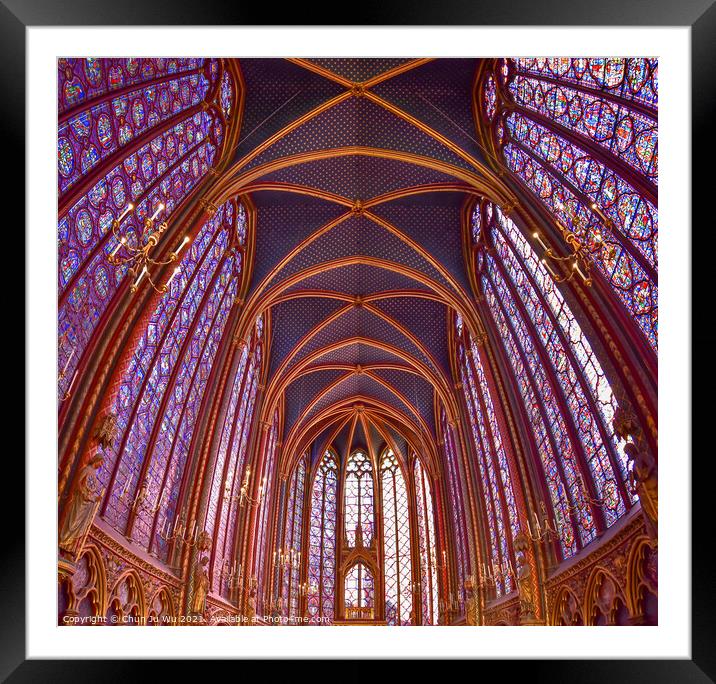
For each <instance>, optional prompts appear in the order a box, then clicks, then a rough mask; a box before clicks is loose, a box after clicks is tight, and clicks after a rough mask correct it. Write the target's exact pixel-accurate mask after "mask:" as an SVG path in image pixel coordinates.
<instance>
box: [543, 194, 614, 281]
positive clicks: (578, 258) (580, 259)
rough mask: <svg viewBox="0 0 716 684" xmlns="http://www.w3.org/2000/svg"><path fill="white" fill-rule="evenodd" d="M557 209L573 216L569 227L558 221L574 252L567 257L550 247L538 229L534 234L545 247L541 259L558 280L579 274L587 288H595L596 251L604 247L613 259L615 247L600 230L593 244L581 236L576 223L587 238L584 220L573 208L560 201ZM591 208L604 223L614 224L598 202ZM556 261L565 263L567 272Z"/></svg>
mask: <svg viewBox="0 0 716 684" xmlns="http://www.w3.org/2000/svg"><path fill="white" fill-rule="evenodd" d="M555 208H556V209H557V210H558V211H565V213H567V215H568V216H569V219H568V222H569V227H567V226H565V225H564V224H563V223H562V222H561V221H556V223H557V227H558V228H559V230H560V232H561V233H562V237H563V238H564V241H565V242H566V243H567V245H569V247H570V248H571V249H572V253H571V254H569V255H567V256H565V257H560V256H558V255H557V254H555V252H554V250H553V249H552V248H551V247H548V246H547V245H546V244H545V242H544V240H543V239H542V237H541V236H540V234H539V233H538V232H536V231H535V232H534V233H532V237H533V238H534V239H535V240H537V242H538V243H539V246H540V247H541V248H542V249H543V250H544V251H543V255H542V257H541V259H540V262H541V263H542V265H543V266H544V267H545V268H546V269H547V270H548V271H549V273H550V275H551V276H552V278H553V279H554V280H555V282H558V283H565V282H568V281H570V280H572V278H574V277H575V276H577V275H578V276H579V277H580V278H581V279H582V281H583V282H584V284H585V285H586V286H587V287H591V285H592V276H591V267H592V263H593V261H594V255H595V253H597V252H599V251H601V250H603V249H604V250H607V251H608V254H607V256H608V257H609V258H613V256H614V248H613V247H609V246H607V245H606V244H605V242H604V238H603V237H602V234H601V233H599V232H595V233H594V236H593V238H594V244H593V245H592V246H591V247H590V246H589V245H587V244H586V243H585V242H584V241H582V240H580V239H579V237H578V236H577V231H575V230H574V226H575V224H576V225H577V226H578V228H579V233H580V234H583V235H585V237H586V230H585V227H584V222H583V220H582V219H580V218H579V217H577V216H575V214H574V213H573V211H571V209H569V208H567V207H565V206H564V205H563V204H562V203H561V202H556V203H555ZM591 209H592V211H594V213H595V214H597V216H599V218H600V220H601V221H602V222H603V223H604V224H606V225H608V226H611V225H612V221H611V219H609V218H608V217H607V216H606V215H605V214H604V212H603V211H602V210H601V209H600V208H599V207H598V206H597V205H596V204H595V203H592V204H591ZM555 264H556V265H560V266H563V267H564V271H566V275H561V274H560V273H559V272H558V270H557V269H555V268H554V265H555ZM560 270H562V269H560Z"/></svg>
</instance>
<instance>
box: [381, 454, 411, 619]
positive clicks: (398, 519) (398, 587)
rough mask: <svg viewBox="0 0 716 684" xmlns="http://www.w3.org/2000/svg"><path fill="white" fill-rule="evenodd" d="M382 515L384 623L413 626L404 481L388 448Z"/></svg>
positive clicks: (383, 463)
mask: <svg viewBox="0 0 716 684" xmlns="http://www.w3.org/2000/svg"><path fill="white" fill-rule="evenodd" d="M380 479H381V495H382V504H383V507H382V512H383V516H382V517H383V563H384V569H383V573H384V577H385V619H386V622H387V623H388V624H389V625H409V624H411V623H412V622H413V615H412V610H413V587H412V563H411V559H410V509H409V506H408V492H407V488H406V486H405V478H404V477H403V473H402V471H401V468H400V464H399V463H398V459H397V458H396V456H395V454H394V453H393V451H392V450H391V449H390V448H387V449H386V450H385V451H384V452H383V456H382V459H381V463H380Z"/></svg>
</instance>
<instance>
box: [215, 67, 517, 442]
mask: <svg viewBox="0 0 716 684" xmlns="http://www.w3.org/2000/svg"><path fill="white" fill-rule="evenodd" d="M478 62H479V60H472V59H437V60H402V59H369V60H366V59H313V60H277V59H250V60H240V67H241V73H242V75H243V79H244V93H245V101H244V113H243V123H242V130H241V133H240V135H239V142H238V144H237V146H236V150H235V158H234V161H233V165H232V166H231V167H230V169H229V170H228V171H227V173H226V176H225V180H224V183H223V192H224V194H225V195H227V196H228V194H231V193H236V192H238V193H240V194H242V195H244V196H247V197H249V198H250V201H251V203H252V204H253V206H254V208H255V216H256V226H257V230H256V244H255V250H254V263H253V274H252V281H251V284H250V288H249V292H248V294H247V297H246V306H247V307H249V309H252V308H253V309H255V310H256V312H260V311H267V310H270V331H271V357H270V361H269V369H268V376H267V380H266V398H267V399H266V407H265V410H266V411H269V410H271V407H273V406H275V405H276V403H277V402H278V401H280V400H281V398H282V397H283V398H284V406H285V420H284V434H283V440H284V443H285V444H286V447H285V449H284V451H285V452H286V451H289V452H293V453H294V455H297V451H298V450H299V449H301V450H302V449H304V448H306V447H308V446H309V445H310V444H311V443H315V444H328V443H334V442H335V441H336V440H340V439H341V435H343V434H344V433H347V432H350V434H351V435H353V437H344V439H347V440H349V441H350V440H353V441H355V439H356V436H360V435H361V434H362V435H363V440H364V442H365V446H366V447H368V446H369V444H370V443H371V441H374V440H375V439H378V436H379V435H382V438H383V440H384V441H385V442H390V441H391V439H394V440H395V441H394V448H397V449H400V446H399V444H398V441H402V443H403V444H404V443H405V442H406V440H408V441H413V443H418V442H423V443H425V442H426V441H432V439H433V438H434V436H435V419H434V415H435V411H434V399H435V397H436V396H437V397H438V398H440V399H441V400H442V401H445V402H447V401H448V398H449V397H450V396H451V393H452V392H453V391H454V387H453V382H452V379H451V374H450V365H449V356H448V346H447V339H448V332H447V331H448V322H449V320H450V310H451V309H456V310H459V311H463V310H464V309H465V308H466V307H468V303H469V301H470V299H471V294H470V285H469V279H468V274H467V272H466V268H465V259H464V256H463V247H462V235H461V224H462V216H463V211H464V208H465V205H466V201H467V200H468V199H469V198H474V197H475V196H476V195H480V194H484V195H487V196H490V197H492V198H493V199H496V200H498V201H500V200H503V201H504V200H505V199H506V198H509V197H510V193H509V191H508V190H507V189H506V188H505V187H504V185H503V184H502V183H501V182H500V180H499V179H497V178H494V177H492V176H491V174H490V172H489V171H488V170H487V168H486V166H485V165H484V156H483V152H482V150H481V149H480V146H479V144H478V143H477V141H476V139H475V138H476V136H475V134H474V130H475V128H474V121H473V113H472V91H473V88H474V81H475V75H476V70H477V68H478ZM358 413H360V420H357V419H356V416H357V415H358ZM388 435H392V437H391V438H390V439H389V438H388ZM289 445H290V446H289Z"/></svg>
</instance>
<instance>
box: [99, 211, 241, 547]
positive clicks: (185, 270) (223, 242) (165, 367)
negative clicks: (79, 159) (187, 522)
mask: <svg viewBox="0 0 716 684" xmlns="http://www.w3.org/2000/svg"><path fill="white" fill-rule="evenodd" d="M229 204H230V203H226V204H224V205H222V206H221V207H220V208H219V209H218V210H217V212H216V214H215V215H214V216H213V217H212V219H210V220H209V221H207V222H206V224H205V225H204V227H203V228H202V229H201V230H200V232H199V234H198V235H197V237H196V239H195V240H194V241H193V243H192V244H191V245H190V247H189V249H188V250H187V252H188V253H187V255H186V257H185V258H184V259H183V260H182V271H181V273H180V274H179V275H178V276H177V277H175V278H174V280H173V281H172V283H171V286H170V287H169V290H168V291H167V292H166V293H165V294H164V295H163V296H162V297H161V298H160V300H159V302H158V304H157V308H156V309H155V311H154V313H153V314H152V316H151V317H150V320H149V323H148V325H147V327H146V329H145V330H144V332H143V334H142V337H141V338H140V339H139V341H138V343H137V346H136V348H135V350H134V354H133V356H132V358H131V360H130V363H129V366H128V368H127V371H126V373H125V374H124V376H123V378H122V380H121V383H120V386H119V390H118V393H117V397H116V400H115V403H114V406H113V408H114V412H115V413H116V415H117V425H118V428H119V435H120V440H118V444H119V448H118V451H117V454H118V456H117V458H116V460H115V461H114V462H107V468H106V469H103V470H102V472H101V474H100V478H102V479H103V485H104V486H106V487H107V495H106V498H105V501H104V503H103V507H102V514H103V516H104V518H105V519H106V520H107V521H108V523H109V524H110V525H112V526H113V527H114V528H115V529H117V530H118V531H119V532H120V533H123V534H131V535H132V538H133V539H134V540H135V542H136V543H138V544H139V545H140V546H142V547H143V548H145V549H147V550H148V551H150V552H151V553H156V554H157V555H158V556H159V558H160V559H162V560H167V551H168V547H169V545H168V544H167V543H166V541H165V539H166V538H168V537H169V536H171V534H172V533H173V531H174V528H175V527H178V526H181V524H182V522H183V521H180V520H179V519H178V517H177V509H178V500H179V493H180V488H181V483H182V478H183V475H184V468H185V465H186V462H187V458H188V454H189V451H190V447H191V444H192V439H193V435H194V427H195V425H196V422H197V416H198V411H199V406H200V403H201V399H202V396H203V393H204V391H205V389H206V386H207V382H208V380H209V377H210V369H211V367H212V364H213V362H214V358H215V356H216V352H217V350H218V348H219V346H220V343H221V340H222V337H223V334H224V327H225V324H226V321H227V319H228V315H229V312H230V309H231V307H232V305H233V303H234V299H235V296H236V293H237V288H238V277H237V276H238V274H239V270H240V268H241V254H240V252H238V251H237V250H236V249H233V248H232V245H231V238H232V225H231V223H230V221H228V220H227V209H228V205H229ZM185 532H186V530H185Z"/></svg>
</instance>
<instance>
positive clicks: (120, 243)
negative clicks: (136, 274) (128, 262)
mask: <svg viewBox="0 0 716 684" xmlns="http://www.w3.org/2000/svg"><path fill="white" fill-rule="evenodd" d="M126 243H127V238H126V237H122V238H120V240H119V242H118V243H117V246H116V247H115V248H114V249H113V250H112V253H111V254H110V256H111V257H113V256H114V255H115V254H116V253H117V252H119V250H120V249H121V247H122V246H123V245H125V244H126Z"/></svg>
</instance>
